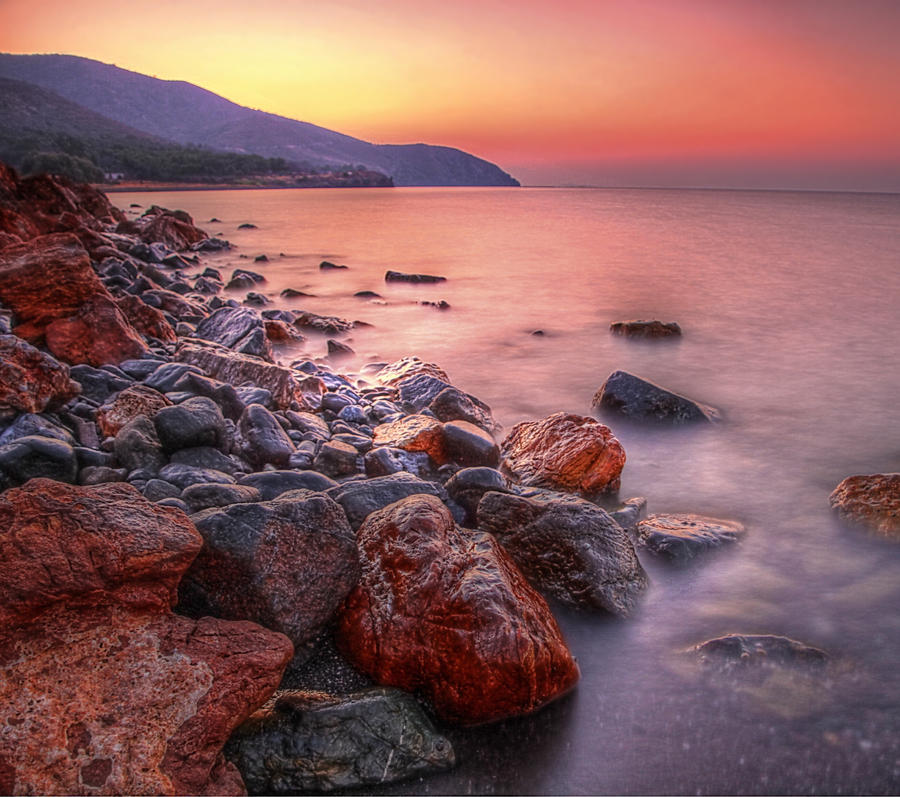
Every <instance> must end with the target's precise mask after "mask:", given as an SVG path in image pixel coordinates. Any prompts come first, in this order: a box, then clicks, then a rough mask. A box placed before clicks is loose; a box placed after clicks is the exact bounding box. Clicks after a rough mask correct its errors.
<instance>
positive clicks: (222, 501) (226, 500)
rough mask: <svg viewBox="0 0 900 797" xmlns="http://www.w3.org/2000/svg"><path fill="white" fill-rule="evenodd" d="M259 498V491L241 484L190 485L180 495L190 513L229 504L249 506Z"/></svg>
mask: <svg viewBox="0 0 900 797" xmlns="http://www.w3.org/2000/svg"><path fill="white" fill-rule="evenodd" d="M261 498H262V496H260V494H259V490H257V489H256V488H254V487H248V486H246V485H241V484H199V483H198V484H191V485H188V486H187V487H185V488H184V490H183V491H182V493H181V500H182V501H184V502H185V503H186V504H187V505H188V506H189V507H190V509H191V512H200V511H202V510H204V509H210V508H211V507H220V506H229V505H230V504H250V503H255V502H256V501H260V500H261Z"/></svg>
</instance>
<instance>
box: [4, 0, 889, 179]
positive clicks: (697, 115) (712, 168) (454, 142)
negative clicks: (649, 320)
mask: <svg viewBox="0 0 900 797" xmlns="http://www.w3.org/2000/svg"><path fill="white" fill-rule="evenodd" d="M898 42H900V0H253V2H248V0H241V1H240V2H236V1H235V0H153V2H146V3H145V2H123V1H122V0H78V2H73V0H0V51H3V52H12V53H69V54H73V55H81V56H85V57H88V58H94V59H97V60H99V61H103V62H106V63H113V64H116V65H117V66H120V67H122V68H125V69H131V70H134V71H136V72H141V73H144V74H149V75H154V76H156V77H159V78H164V79H171V80H186V81H188V82H190V83H195V84H197V85H199V86H202V87H204V88H206V89H209V90H211V91H214V92H216V93H217V94H221V95H222V96H224V97H227V98H228V99H230V100H233V101H235V102H238V103H240V104H242V105H247V106H249V107H253V108H258V109H261V110H264V111H269V112H272V113H277V114H281V115H283V116H287V117H291V118H294V119H301V120H303V121H307V122H313V123H315V124H317V125H321V126H323V127H327V128H330V129H333V130H338V131H340V132H342V133H346V134H348V135H352V136H356V137H357V138H362V139H364V140H367V141H372V142H374V143H412V142H417V141H424V142H427V143H430V144H443V145H447V146H453V147H459V148H460V149H464V150H466V151H468V152H471V153H473V154H475V155H478V156H480V157H483V158H486V159H488V160H491V161H493V162H495V163H497V164H498V165H500V166H501V167H502V168H503V169H505V170H506V171H508V172H510V173H511V174H513V175H514V176H515V177H517V178H519V179H520V180H521V181H522V182H523V183H525V184H531V185H575V184H577V185H611V186H619V185H663V186H667V185H684V186H714V187H768V188H814V189H849V190H890V191H900V45H898Z"/></svg>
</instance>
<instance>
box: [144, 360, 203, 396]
mask: <svg viewBox="0 0 900 797" xmlns="http://www.w3.org/2000/svg"><path fill="white" fill-rule="evenodd" d="M190 373H194V374H197V375H198V376H203V374H202V372H201V371H200V369H199V368H197V367H196V366H194V365H187V364H185V363H165V364H164V365H161V366H160V367H159V368H157V369H156V370H154V371H153V373H152V374H150V376H148V377H146V378H145V379H144V384H145V385H146V386H147V387H152V388H153V389H154V390H158V391H159V392H160V393H171V392H173V391H175V390H176V389H177V390H183V389H184V388H181V387H178V388H176V385H179V384H180V380H181V378H182V377H183V376H185V374H190Z"/></svg>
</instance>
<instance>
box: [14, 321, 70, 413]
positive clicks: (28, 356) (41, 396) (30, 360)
mask: <svg viewBox="0 0 900 797" xmlns="http://www.w3.org/2000/svg"><path fill="white" fill-rule="evenodd" d="M80 392H81V385H79V384H78V383H77V382H76V381H74V380H73V379H72V378H71V377H70V376H69V368H68V366H66V365H63V364H62V363H60V362H57V361H56V360H55V359H53V357H51V356H50V355H48V354H44V352H42V351H40V350H39V349H36V348H35V347H34V346H31V345H30V344H28V343H26V342H25V341H24V340H22V339H21V338H18V337H16V336H15V335H0V410H4V409H12V410H18V411H20V412H42V411H43V410H45V409H48V408H49V409H57V408H58V407H60V406H62V405H63V404H65V403H66V402H67V401H68V400H69V399H71V398H73V397H74V396H76V395H78V394H79V393H80Z"/></svg>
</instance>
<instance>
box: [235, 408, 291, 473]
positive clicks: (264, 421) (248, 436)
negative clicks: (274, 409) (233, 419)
mask: <svg viewBox="0 0 900 797" xmlns="http://www.w3.org/2000/svg"><path fill="white" fill-rule="evenodd" d="M238 429H239V431H240V435H241V455H242V456H243V457H244V459H246V460H247V461H248V462H250V463H251V464H252V465H255V466H257V467H259V468H261V467H263V466H264V465H274V466H275V467H277V468H283V467H285V466H286V465H287V464H288V460H290V458H291V454H293V453H294V444H293V443H292V442H291V439H290V438H289V437H288V436H287V433H286V432H285V431H284V429H282V428H281V424H279V423H278V420H277V419H276V418H275V416H274V415H272V413H271V412H269V411H268V410H267V409H266V408H265V407H263V406H262V405H261V404H251V405H250V406H249V407H247V408H246V409H245V410H244V414H243V415H241V420H240V422H239V423H238Z"/></svg>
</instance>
